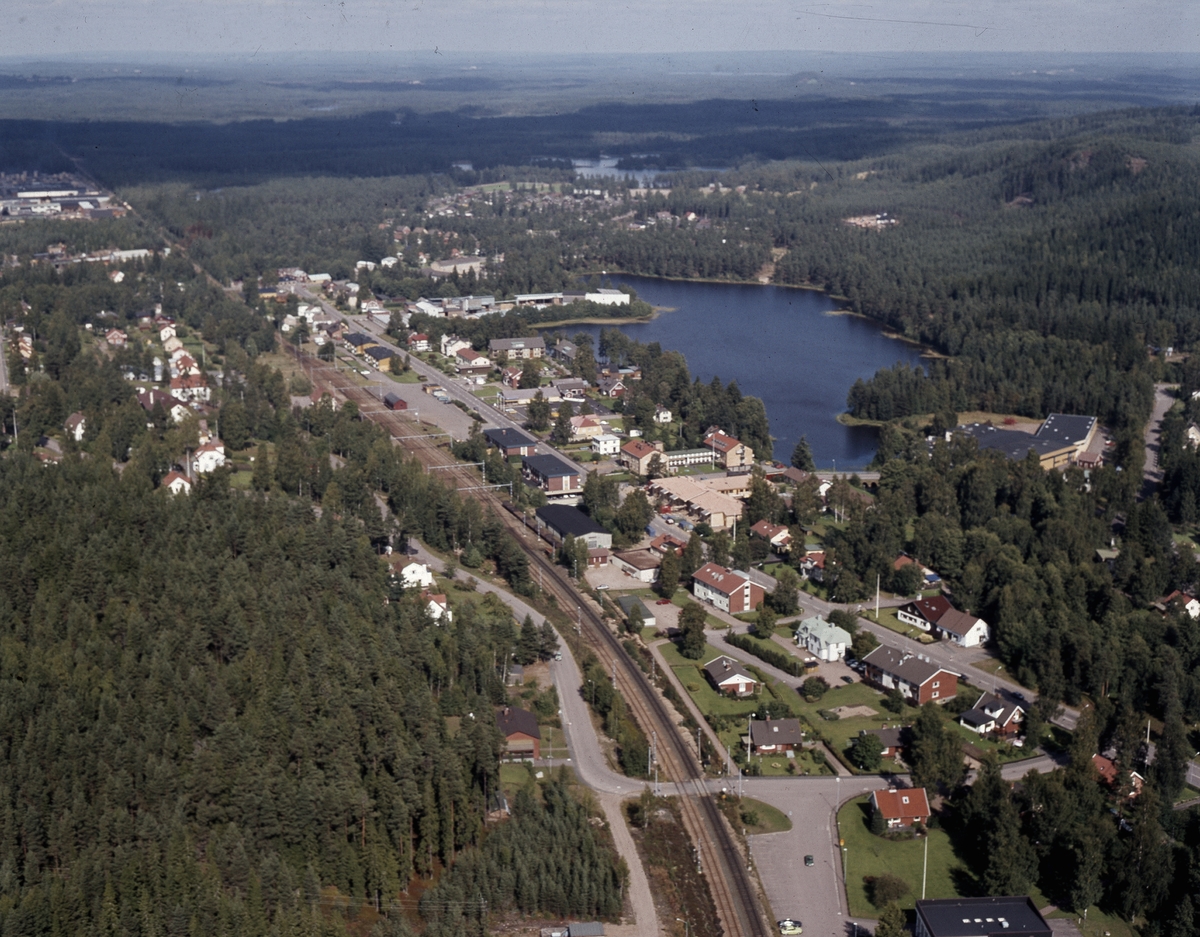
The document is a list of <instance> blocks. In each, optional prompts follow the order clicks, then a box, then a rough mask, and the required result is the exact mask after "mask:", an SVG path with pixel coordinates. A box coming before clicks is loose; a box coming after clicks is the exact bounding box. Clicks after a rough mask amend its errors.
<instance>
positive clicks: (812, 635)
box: [796, 615, 850, 661]
mask: <svg viewBox="0 0 1200 937" xmlns="http://www.w3.org/2000/svg"><path fill="white" fill-rule="evenodd" d="M796 643H797V644H798V645H800V646H801V647H803V648H806V649H807V650H808V652H809V653H810V654H812V655H814V656H815V657H817V658H818V659H819V660H825V661H833V660H841V659H842V658H844V657H845V656H846V648H848V647H849V646H850V634H849V633H848V632H847V631H846V630H845V629H844V628H839V627H838V626H837V625H834V624H830V623H829V622H827V621H826V620H825V619H824V618H821V617H820V616H819V615H814V616H813V617H812V618H806V619H804V621H802V622H800V624H799V625H798V626H797V627H796Z"/></svg>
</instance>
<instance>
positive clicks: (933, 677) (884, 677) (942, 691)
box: [862, 644, 958, 706]
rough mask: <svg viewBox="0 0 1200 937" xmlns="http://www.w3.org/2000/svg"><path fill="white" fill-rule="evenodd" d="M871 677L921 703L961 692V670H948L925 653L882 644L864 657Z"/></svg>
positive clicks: (884, 686)
mask: <svg viewBox="0 0 1200 937" xmlns="http://www.w3.org/2000/svg"><path fill="white" fill-rule="evenodd" d="M862 662H863V665H864V666H865V667H866V676H867V679H868V680H870V681H871V682H873V683H876V684H878V685H879V686H882V687H883V688H884V689H885V690H890V689H897V690H899V691H900V692H901V693H902V694H903V695H904V696H906V697H907V698H908V699H909V700H912V701H914V702H915V703H916V704H917V705H918V706H919V705H921V704H922V703H927V702H929V701H930V700H933V701H934V702H938V703H943V702H945V701H946V700H948V699H953V698H954V697H955V696H957V695H958V674H956V673H953V672H952V671H949V670H944V669H943V668H941V667H939V666H938V665H937V664H935V663H933V662H932V661H931V660H930V659H929V658H928V657H926V656H924V655H923V654H920V655H918V654H914V653H912V652H911V651H902V650H900V649H899V648H896V647H892V646H891V645H888V644H881V645H880V646H879V647H877V648H875V650H873V651H872V652H871V653H870V654H868V655H867V656H866V657H864V658H863V661H862Z"/></svg>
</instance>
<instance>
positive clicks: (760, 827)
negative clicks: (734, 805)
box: [738, 797, 792, 836]
mask: <svg viewBox="0 0 1200 937" xmlns="http://www.w3.org/2000/svg"><path fill="white" fill-rule="evenodd" d="M738 807H739V808H740V812H741V818H742V822H743V823H745V824H746V833H747V834H748V835H750V836H758V835H759V834H761V833H786V832H787V831H788V830H790V829H791V828H792V821H791V820H790V819H788V816H787V814H785V813H784V812H783V811H782V810H779V809H778V808H776V807H772V806H771V805H770V804H764V803H763V802H762V801H761V800H754V799H753V798H750V797H743V798H742V799H741V802H740V803H739V804H738Z"/></svg>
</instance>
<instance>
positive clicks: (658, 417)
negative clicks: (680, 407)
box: [654, 407, 671, 423]
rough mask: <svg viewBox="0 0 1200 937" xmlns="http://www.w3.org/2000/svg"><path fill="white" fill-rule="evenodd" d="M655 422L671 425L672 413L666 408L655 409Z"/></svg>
mask: <svg viewBox="0 0 1200 937" xmlns="http://www.w3.org/2000/svg"><path fill="white" fill-rule="evenodd" d="M654 422H655V423H670V422H671V411H670V410H668V409H667V408H666V407H655V408H654Z"/></svg>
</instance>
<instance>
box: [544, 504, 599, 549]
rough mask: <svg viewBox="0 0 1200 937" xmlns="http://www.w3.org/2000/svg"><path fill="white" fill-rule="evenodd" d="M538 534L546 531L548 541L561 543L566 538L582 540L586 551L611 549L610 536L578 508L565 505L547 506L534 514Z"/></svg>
mask: <svg viewBox="0 0 1200 937" xmlns="http://www.w3.org/2000/svg"><path fill="white" fill-rule="evenodd" d="M534 516H535V517H536V518H537V526H538V533H539V534H540V533H541V532H542V531H543V530H545V531H546V535H547V537H548V539H550V540H553V541H555V542H557V543H561V542H562V541H563V540H565V539H566V538H567V537H574V538H575V539H576V540H583V541H585V542H586V543H587V545H588V549H594V548H596V547H612V534H611V533H610V532H609V531H607V530H606V529H605V528H603V527H601V526H600V525H599V524H597V523H596V522H595V521H594V520H592V519H591V518H590V517H588V516H587V515H586V514H584V513H583V511H581V510H579V508H573V507H571V506H569V505H566V504H547V505H546V506H545V507H540V508H538V509H537V511H536V512H535V514H534Z"/></svg>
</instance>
